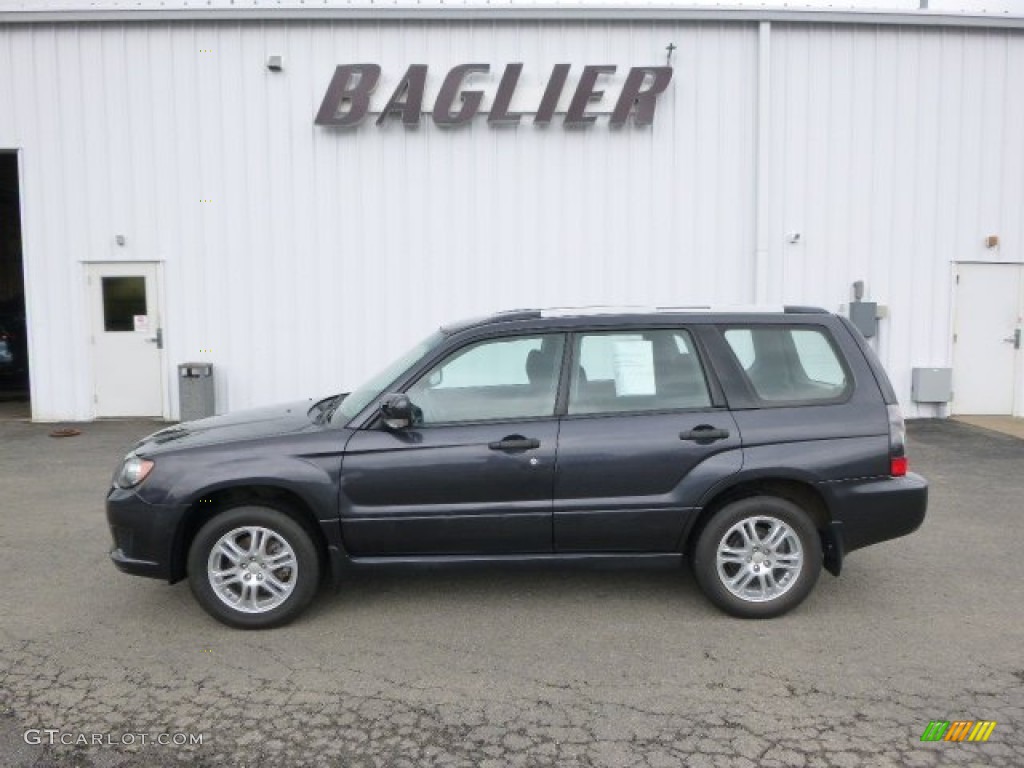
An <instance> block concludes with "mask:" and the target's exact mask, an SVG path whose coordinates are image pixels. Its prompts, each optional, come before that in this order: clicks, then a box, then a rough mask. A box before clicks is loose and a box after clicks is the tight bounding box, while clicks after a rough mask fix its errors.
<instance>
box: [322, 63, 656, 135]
mask: <svg viewBox="0 0 1024 768" xmlns="http://www.w3.org/2000/svg"><path fill="white" fill-rule="evenodd" d="M571 68H572V65H570V64H556V65H555V66H554V67H553V68H552V70H551V75H550V76H549V77H548V81H547V85H546V86H545V88H544V91H543V94H542V95H541V97H540V101H539V103H538V104H537V107H536V109H535V110H534V111H532V112H513V111H511V104H512V98H513V96H514V95H515V92H516V87H517V86H518V85H519V76H520V74H521V73H522V71H523V65H522V64H520V63H515V64H507V65H506V66H505V70H504V72H503V73H502V75H501V79H500V80H499V81H498V85H497V88H496V89H495V91H494V96H493V100H492V101H491V103H490V110H489V111H488V112H487V122H488V124H490V125H517V124H519V122H520V121H521V120H522V118H523V117H526V116H532V118H533V123H534V124H536V125H546V124H548V123H550V122H551V121H552V119H553V118H554V116H555V112H556V109H557V107H558V102H559V99H560V98H561V97H562V93H563V92H564V91H565V86H566V82H567V81H568V79H569V72H570V70H571ZM616 69H617V68H616V67H615V66H614V65H612V64H598V65H587V66H585V67H583V71H582V73H581V74H580V76H579V80H578V81H577V83H576V90H575V91H574V92H573V95H572V100H571V101H570V102H569V107H568V110H567V111H566V113H565V119H564V120H563V125H565V126H568V127H585V126H588V125H591V124H593V123H594V122H596V121H597V115H596V114H594V113H593V112H589V113H588V111H587V108H588V107H593V106H595V105H596V104H597V103H598V102H600V101H602V100H603V99H604V96H605V93H604V91H603V90H601V88H600V78H602V77H608V76H611V75H614V74H615V72H616ZM489 73H490V65H488V64H458V65H456V66H454V67H452V68H451V69H450V70H449V71H448V74H447V75H445V78H444V81H443V82H442V84H441V89H440V91H438V94H437V98H436V99H435V100H434V105H433V109H432V110H431V111H430V116H431V118H432V119H433V121H434V123H435V124H436V125H441V126H459V125H465V124H467V123H469V122H471V121H472V120H473V118H475V117H476V116H477V115H478V114H480V106H481V104H483V100H484V95H485V92H484V91H482V90H478V89H474V88H469V87H466V81H467V79H468V78H470V77H471V76H473V75H486V74H489ZM380 74H381V68H380V65H379V64H342V65H340V66H338V67H337V69H335V70H334V76H333V77H332V78H331V83H330V85H328V86H327V92H326V93H325V94H324V98H323V102H322V103H321V104H320V110H319V111H318V112H317V115H316V119H315V120H314V122H315V123H316V125H323V126H333V127H337V128H354V127H356V126H357V125H359V124H360V123H361V122H362V121H363V120H364V119H365V118H366V116H367V115H368V114H376V115H377V119H376V124H377V125H384V124H385V123H387V122H388V121H389V120H396V119H400V120H401V122H402V124H403V125H406V126H416V125H419V124H420V118H421V116H422V115H423V113H424V104H423V101H424V92H425V90H426V82H427V65H426V64H413V65H411V66H410V67H409V68H408V69H407V70H406V72H405V75H403V76H402V79H401V80H400V81H399V82H398V85H397V86H396V87H395V89H394V91H393V92H392V93H391V96H390V98H388V100H387V103H386V104H385V105H384V107H383V109H381V110H380V111H379V112H371V110H370V100H371V96H372V94H373V92H374V89H375V88H376V87H377V83H378V82H379V81H380ZM671 80H672V67H668V66H661V67H631V68H630V70H629V72H628V74H627V75H626V78H625V80H624V81H623V83H622V88H621V90H620V91H619V94H618V98H616V99H615V106H614V108H613V109H612V111H611V115H610V118H609V121H608V124H609V125H610V126H615V127H618V126H623V125H625V124H626V121H627V120H628V119H629V118H630V116H632V118H633V123H634V124H635V125H639V126H644V125H651V124H652V123H653V122H654V111H655V108H656V107H657V103H658V96H659V95H660V94H661V93H663V92H664V91H665V89H666V88H668V84H669V83H670V82H671ZM460 97H461V98H460Z"/></svg>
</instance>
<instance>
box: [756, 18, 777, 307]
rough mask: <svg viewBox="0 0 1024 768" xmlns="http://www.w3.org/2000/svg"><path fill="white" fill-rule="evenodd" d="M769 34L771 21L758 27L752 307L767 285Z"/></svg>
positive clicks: (762, 299)
mask: <svg viewBox="0 0 1024 768" xmlns="http://www.w3.org/2000/svg"><path fill="white" fill-rule="evenodd" d="M771 32H772V25H771V22H770V21H762V22H760V23H759V24H758V28H757V112H756V114H755V116H754V121H755V131H756V136H755V140H754V173H755V177H756V178H755V179H754V211H755V213H754V302H753V303H754V304H766V303H768V300H769V286H768V195H769V193H770V188H769V179H768V152H769V149H770V148H769V146H768V141H769V138H770V123H771V94H772V76H771V52H772V49H771Z"/></svg>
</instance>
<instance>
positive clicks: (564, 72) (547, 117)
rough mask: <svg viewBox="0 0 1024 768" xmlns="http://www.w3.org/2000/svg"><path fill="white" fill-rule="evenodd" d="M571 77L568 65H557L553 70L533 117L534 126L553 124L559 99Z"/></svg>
mask: <svg viewBox="0 0 1024 768" xmlns="http://www.w3.org/2000/svg"><path fill="white" fill-rule="evenodd" d="M567 77H569V65H568V64H555V66H554V69H552V70H551V77H550V78H549V79H548V86H547V88H545V89H544V96H543V98H541V100H540V106H539V107H537V114H536V115H534V116H533V124H534V125H547V124H548V123H550V122H551V118H552V116H553V115H554V114H555V109H557V108H558V99H559V97H560V96H561V95H562V89H563V88H564V87H565V80H566V78H567Z"/></svg>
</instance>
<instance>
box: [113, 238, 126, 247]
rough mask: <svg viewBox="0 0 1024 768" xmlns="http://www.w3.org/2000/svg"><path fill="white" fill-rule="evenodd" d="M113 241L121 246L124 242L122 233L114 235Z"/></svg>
mask: <svg viewBox="0 0 1024 768" xmlns="http://www.w3.org/2000/svg"><path fill="white" fill-rule="evenodd" d="M114 242H115V243H117V244H118V245H120V246H121V247H122V248H123V247H124V243H125V239H124V235H114Z"/></svg>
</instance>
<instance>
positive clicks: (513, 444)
mask: <svg viewBox="0 0 1024 768" xmlns="http://www.w3.org/2000/svg"><path fill="white" fill-rule="evenodd" d="M487 447H488V448H490V449H491V450H492V451H529V450H531V449H533V448H540V440H537V439H533V438H528V437H523V436H522V435H509V436H508V437H506V438H503V439H501V440H498V441H497V442H494V443H488V444H487Z"/></svg>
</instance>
